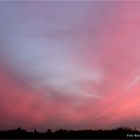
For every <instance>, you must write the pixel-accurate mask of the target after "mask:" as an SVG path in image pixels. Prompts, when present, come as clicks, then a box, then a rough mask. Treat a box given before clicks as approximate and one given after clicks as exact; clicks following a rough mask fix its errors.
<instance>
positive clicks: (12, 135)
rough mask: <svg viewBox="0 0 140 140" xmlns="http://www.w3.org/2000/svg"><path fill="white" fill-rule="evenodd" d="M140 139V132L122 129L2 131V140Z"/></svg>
mask: <svg viewBox="0 0 140 140" xmlns="http://www.w3.org/2000/svg"><path fill="white" fill-rule="evenodd" d="M21 138H22V139H73V138H74V139H90V138H92V139H140V131H138V130H136V129H134V130H132V129H130V128H127V127H121V128H117V129H112V130H102V129H100V130H77V131H75V130H62V129H60V130H57V131H55V132H52V130H51V129H48V130H47V131H46V132H44V133H41V132H38V131H37V130H36V129H34V132H27V131H26V130H24V129H21V128H17V129H15V130H8V131H0V139H21Z"/></svg>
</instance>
